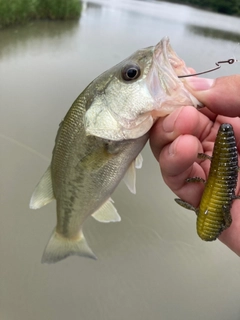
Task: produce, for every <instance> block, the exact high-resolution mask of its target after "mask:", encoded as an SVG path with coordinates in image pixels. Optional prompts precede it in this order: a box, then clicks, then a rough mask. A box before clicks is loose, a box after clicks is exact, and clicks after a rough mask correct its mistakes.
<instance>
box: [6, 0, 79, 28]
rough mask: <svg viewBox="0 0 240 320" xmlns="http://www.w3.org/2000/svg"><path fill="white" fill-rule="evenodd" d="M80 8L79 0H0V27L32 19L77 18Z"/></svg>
mask: <svg viewBox="0 0 240 320" xmlns="http://www.w3.org/2000/svg"><path fill="white" fill-rule="evenodd" d="M81 10H82V6H81V1H80V0H0V27H1V28H5V27H8V26H11V25H15V24H23V23H26V22H28V21H30V20H34V19H51V20H68V19H78V18H79V17H80V14H81Z"/></svg>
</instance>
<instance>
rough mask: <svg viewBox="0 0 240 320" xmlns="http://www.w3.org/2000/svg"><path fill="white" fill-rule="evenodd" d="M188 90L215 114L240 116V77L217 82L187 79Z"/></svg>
mask: <svg viewBox="0 0 240 320" xmlns="http://www.w3.org/2000/svg"><path fill="white" fill-rule="evenodd" d="M185 86H186V88H187V89H188V90H189V91H190V92H191V93H192V94H193V95H194V96H195V97H196V98H197V99H198V100H199V101H200V102H202V103H203V104H204V105H205V106H206V107H207V108H209V109H210V110H211V111H212V112H213V113H215V114H221V115H225V116H229V117H237V116H240V95H239V88H240V75H232V76H228V77H221V78H217V79H216V80H212V79H206V78H199V77H192V78H188V79H186V82H185Z"/></svg>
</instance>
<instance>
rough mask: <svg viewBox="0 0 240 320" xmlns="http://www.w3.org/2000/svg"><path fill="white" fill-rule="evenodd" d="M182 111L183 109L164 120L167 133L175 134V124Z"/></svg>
mask: <svg viewBox="0 0 240 320" xmlns="http://www.w3.org/2000/svg"><path fill="white" fill-rule="evenodd" d="M181 111H182V108H179V109H177V110H176V111H174V112H173V113H170V114H169V115H168V116H167V117H166V118H165V119H164V120H163V124H162V127H163V130H164V131H165V132H168V133H169V132H173V131H174V127H175V122H176V120H177V118H178V116H179V114H180V112H181Z"/></svg>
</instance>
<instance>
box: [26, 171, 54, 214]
mask: <svg viewBox="0 0 240 320" xmlns="http://www.w3.org/2000/svg"><path fill="white" fill-rule="evenodd" d="M53 199H54V195H53V188H52V177H51V167H50V166H49V167H48V169H47V171H46V172H45V173H44V175H43V176H42V178H41V180H40V181H39V183H38V184H37V186H36V188H35V190H34V192H33V194H32V197H31V200H30V204H29V206H30V208H31V209H39V208H41V207H43V206H45V205H46V204H48V203H49V202H51V201H52V200H53Z"/></svg>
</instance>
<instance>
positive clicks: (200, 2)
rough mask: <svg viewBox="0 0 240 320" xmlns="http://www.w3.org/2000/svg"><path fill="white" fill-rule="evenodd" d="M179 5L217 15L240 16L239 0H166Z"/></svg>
mask: <svg viewBox="0 0 240 320" xmlns="http://www.w3.org/2000/svg"><path fill="white" fill-rule="evenodd" d="M168 1H169V2H175V3H180V4H187V5H191V6H195V7H198V8H201V9H207V10H210V11H215V12H219V13H224V14H229V15H235V16H240V0H228V1H226V0H168Z"/></svg>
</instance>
